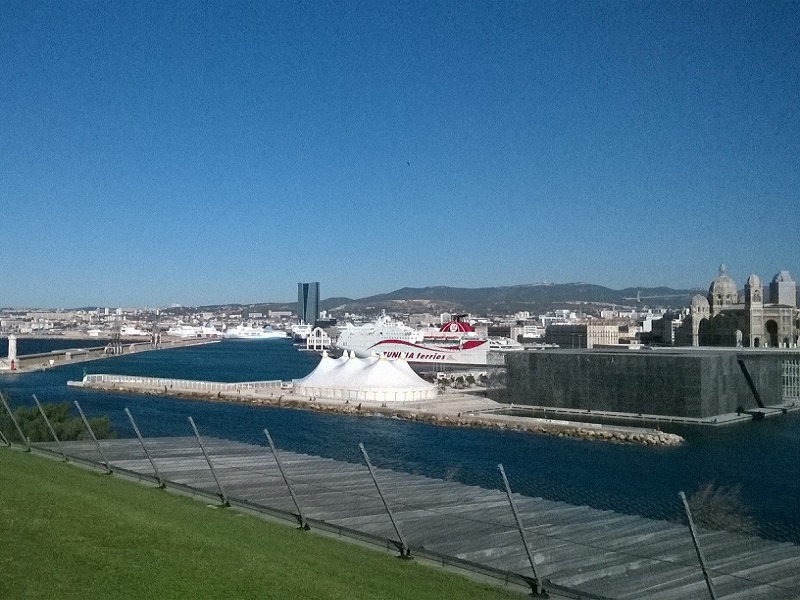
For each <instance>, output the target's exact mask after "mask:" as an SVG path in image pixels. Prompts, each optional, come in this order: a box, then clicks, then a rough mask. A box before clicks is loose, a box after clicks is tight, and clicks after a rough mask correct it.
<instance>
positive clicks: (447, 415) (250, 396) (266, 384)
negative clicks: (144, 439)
mask: <svg viewBox="0 0 800 600" xmlns="http://www.w3.org/2000/svg"><path fill="white" fill-rule="evenodd" d="M68 385H70V386H73V387H84V388H94V389H99V390H105V391H115V392H128V393H135V394H148V395H159V396H162V395H163V396H170V395H171V396H179V397H181V398H190V399H194V400H202V401H211V402H225V403H238V404H247V405H252V406H274V407H282V408H299V409H306V410H313V411H319V412H328V413H338V414H345V415H353V416H373V417H375V416H378V417H389V418H394V419H404V420H408V421H417V422H422V423H427V424H430V425H437V426H445V427H479V428H488V429H499V430H508V431H517V432H521V433H536V434H545V435H552V436H556V437H571V438H580V439H588V440H594V441H602V442H610V443H617V444H643V445H650V446H677V445H680V444H681V443H682V442H683V438H682V437H681V436H679V435H677V434H673V433H665V432H663V431H659V430H656V429H649V428H639V427H622V426H610V425H602V424H598V423H576V422H571V421H564V420H553V419H539V418H535V417H524V416H514V415H505V414H497V413H496V412H494V411H496V410H497V408H498V407H499V406H500V405H498V403H497V402H494V401H493V400H489V399H487V398H481V397H478V396H473V395H467V394H445V395H443V397H440V399H438V400H428V401H421V402H409V403H398V404H387V403H377V402H360V403H358V404H355V403H350V402H348V401H342V400H334V399H327V398H311V399H309V398H307V397H304V396H299V395H295V394H292V390H291V385H290V384H288V383H283V382H281V381H277V380H275V381H257V382H242V383H223V382H216V381H196V380H183V379H165V378H154V377H138V376H124V375H104V374H94V375H87V376H85V377H84V378H83V380H82V381H70V382H68Z"/></svg>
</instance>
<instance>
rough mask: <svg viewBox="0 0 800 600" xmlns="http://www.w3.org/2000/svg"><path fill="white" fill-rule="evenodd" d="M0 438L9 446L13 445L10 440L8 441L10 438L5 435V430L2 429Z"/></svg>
mask: <svg viewBox="0 0 800 600" xmlns="http://www.w3.org/2000/svg"><path fill="white" fill-rule="evenodd" d="M0 440H3V443H4V444H5V445H6V446H9V447H11V442H9V441H8V439H6V436H4V435H3V432H2V431H0Z"/></svg>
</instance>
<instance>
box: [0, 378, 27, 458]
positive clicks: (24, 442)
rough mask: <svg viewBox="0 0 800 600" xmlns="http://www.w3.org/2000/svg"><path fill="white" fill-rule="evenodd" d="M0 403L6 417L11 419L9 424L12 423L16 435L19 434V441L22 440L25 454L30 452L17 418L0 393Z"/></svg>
mask: <svg viewBox="0 0 800 600" xmlns="http://www.w3.org/2000/svg"><path fill="white" fill-rule="evenodd" d="M0 402H2V403H3V406H4V407H5V409H6V412H7V413H8V416H9V417H11V422H12V423H14V427H16V429H17V433H18V434H19V439H21V440H22V443H23V444H25V452H30V451H31V441H30V440H29V439H28V436H26V435H25V434H24V433H22V428H21V427H20V426H19V422H18V421H17V417H15V416H14V411H12V410H11V407H10V406H9V405H8V401H7V400H6V397H5V395H4V394H3V392H0Z"/></svg>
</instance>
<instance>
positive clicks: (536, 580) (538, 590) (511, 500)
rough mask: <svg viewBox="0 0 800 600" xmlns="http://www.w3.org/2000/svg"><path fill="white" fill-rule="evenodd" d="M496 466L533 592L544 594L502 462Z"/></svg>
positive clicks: (537, 594)
mask: <svg viewBox="0 0 800 600" xmlns="http://www.w3.org/2000/svg"><path fill="white" fill-rule="evenodd" d="M497 468H498V469H500V476H501V477H502V478H503V485H504V486H505V488H506V494H507V495H508V503H509V504H510V505H511V512H512V513H514V520H515V521H516V522H517V529H519V535H520V537H521V538H522V545H523V546H524V547H525V554H527V555H528V562H529V563H530V565H531V570H532V571H533V578H534V584H535V585H534V586H532V587H534V588H535V589H534V590H533V593H534V594H535V595H536V596H544V595H546V594H545V593H544V591H543V590H542V580H541V578H540V577H539V573H538V571H537V570H536V562H534V560H533V555H532V554H531V549H530V546H528V540H527V538H526V537H525V528H524V527H523V526H522V519H521V518H520V516H519V513H518V512H517V506H516V505H515V504H514V498H513V497H512V495H511V486H510V485H509V484H508V477H506V470H505V469H504V468H503V464H502V463H500V464H499V465H497Z"/></svg>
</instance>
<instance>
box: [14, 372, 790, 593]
mask: <svg viewBox="0 0 800 600" xmlns="http://www.w3.org/2000/svg"><path fill="white" fill-rule="evenodd" d="M132 379H141V378H132ZM164 381H173V382H176V381H180V380H164ZM124 383H126V384H127V383H131V382H130V381H125V382H124ZM167 385H168V384H167ZM35 401H36V405H37V407H38V410H39V412H40V414H41V415H42V418H43V419H42V420H43V421H44V422H45V423H46V424H47V427H46V428H44V429H43V430H42V431H45V432H46V435H41V432H40V438H39V439H41V441H31V440H30V439H29V436H28V435H26V434H25V433H24V431H23V428H24V424H22V423H19V422H18V421H16V420H15V418H14V414H15V412H14V410H13V408H12V407H11V406H9V404H8V402H7V401H6V399H5V398H3V399H2V406H0V416H3V417H4V418H3V419H2V420H0V424H2V426H0V443H3V444H5V445H15V446H17V447H22V448H24V449H34V450H37V451H42V452H47V453H51V454H55V455H58V456H60V457H62V458H63V459H64V460H65V461H79V462H82V463H87V464H91V465H94V466H96V467H98V468H102V469H105V470H108V471H109V472H113V473H119V474H125V475H129V476H133V477H137V478H139V479H143V480H146V481H151V482H154V483H156V484H158V485H160V486H164V487H168V488H175V489H180V490H183V491H188V492H190V493H192V494H196V495H199V496H202V497H203V498H206V499H207V498H215V499H217V501H219V502H220V503H221V504H223V505H231V506H234V507H246V508H248V509H252V510H256V511H260V512H263V513H266V514H270V515H273V516H278V517H281V518H284V519H287V520H290V521H293V522H295V523H296V524H297V525H298V526H300V527H301V528H303V529H311V530H314V529H322V530H326V531H330V532H335V533H337V534H339V535H342V536H347V537H351V538H355V539H359V540H362V541H367V542H370V543H373V544H375V545H376V546H379V547H383V548H390V549H395V550H396V551H397V552H398V554H399V555H400V556H403V557H407V558H410V557H414V556H422V557H427V558H429V559H431V560H435V561H437V562H441V563H443V564H448V565H451V566H455V567H457V568H460V569H463V570H466V571H472V572H478V573H481V574H482V575H484V576H487V575H488V576H491V577H494V578H495V579H496V580H497V582H498V583H500V584H504V585H505V584H514V585H526V586H528V587H529V588H530V590H531V592H532V593H533V594H534V595H537V594H542V595H544V594H546V593H550V594H551V595H557V596H560V597H574V598H644V597H647V598H656V599H657V598H726V597H729V598H797V597H800V547H798V546H796V545H794V544H791V543H779V542H775V541H770V540H765V539H761V538H759V537H757V536H755V535H753V534H752V533H751V532H749V531H748V530H747V528H739V530H738V531H737V527H736V526H735V523H734V524H733V525H730V524H729V525H727V526H721V527H720V526H719V525H717V526H715V528H710V527H709V526H708V525H707V523H708V522H709V521H708V520H707V519H705V518H704V515H703V513H704V511H707V510H710V507H709V506H708V505H709V504H713V502H707V503H706V505H703V504H702V503H700V504H698V503H696V502H694V503H693V502H692V499H688V500H687V499H686V498H685V497H684V496H682V495H681V497H679V496H678V494H676V496H675V511H674V513H672V515H671V517H670V518H664V519H654V518H645V517H641V516H636V515H631V514H623V513H620V512H615V511H611V510H599V509H594V508H589V507H588V506H582V505H577V504H568V503H565V502H560V501H554V500H548V499H544V498H537V497H531V496H525V495H521V494H518V493H515V492H514V484H515V481H516V480H518V477H517V474H515V473H514V472H508V473H506V471H505V469H504V468H503V467H502V465H498V469H497V472H496V477H495V478H494V479H493V480H491V481H490V479H491V478H490V477H489V476H488V475H486V476H485V477H486V480H485V481H481V480H478V481H477V482H476V483H475V484H469V485H467V484H464V483H460V482H457V481H454V480H451V479H449V478H448V477H447V476H444V477H442V478H434V477H428V476H423V475H415V474H408V473H403V472H399V471H394V470H391V469H386V468H382V467H381V465H380V464H373V463H372V461H371V460H370V457H369V454H368V451H369V448H365V447H364V446H363V445H360V444H359V446H360V450H361V458H362V461H361V463H349V462H344V461H337V460H334V459H329V458H322V457H318V456H312V455H308V454H302V453H297V452H291V451H287V450H281V449H280V448H279V447H276V445H275V443H274V441H273V440H272V438H271V436H270V434H269V432H268V431H267V430H264V431H263V433H264V437H263V438H262V439H263V440H264V442H263V444H262V445H257V444H252V443H251V444H248V443H243V442H238V441H233V440H227V439H221V438H215V437H209V436H203V434H202V425H203V424H202V423H195V422H194V420H193V419H191V417H189V418H188V419H187V425H186V428H185V431H181V432H175V433H177V434H179V437H148V436H147V434H146V432H142V431H141V430H140V429H139V427H138V425H137V423H136V420H135V415H134V414H133V413H131V412H130V411H128V410H127V409H126V413H127V415H128V417H129V418H130V421H131V424H132V430H133V432H134V435H133V436H132V437H129V438H122V439H105V440H99V439H96V437H95V435H94V432H93V429H92V426H91V424H90V421H89V420H88V419H87V418H86V417H85V415H84V414H83V411H82V410H81V407H80V405H79V404H78V403H77V402H75V403H74V408H75V410H76V411H77V413H78V414H79V416H80V417H81V423H82V427H83V428H82V431H81V432H80V435H78V436H77V437H78V438H80V439H77V440H72V441H67V440H64V439H59V436H58V433H57V431H56V430H57V428H58V427H57V426H56V425H54V424H52V423H50V421H49V420H48V418H47V410H46V409H45V408H44V407H43V406H42V405H40V404H39V402H38V399H35ZM3 412H5V414H2V413H3ZM355 443H356V441H355V440H354V444H355ZM384 450H385V449H384ZM383 454H384V455H385V451H384V453H383ZM712 499H713V498H712ZM711 508H713V507H711ZM665 517H666V515H665Z"/></svg>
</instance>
